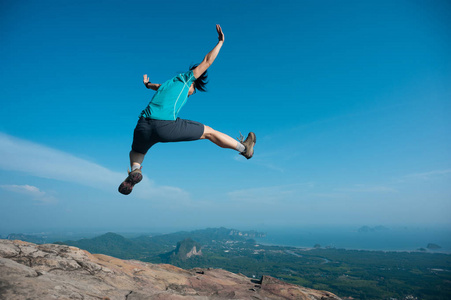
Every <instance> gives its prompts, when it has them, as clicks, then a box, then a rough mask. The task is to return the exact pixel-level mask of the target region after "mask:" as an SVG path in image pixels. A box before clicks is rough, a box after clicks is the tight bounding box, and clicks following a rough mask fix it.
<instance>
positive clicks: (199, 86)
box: [189, 64, 208, 92]
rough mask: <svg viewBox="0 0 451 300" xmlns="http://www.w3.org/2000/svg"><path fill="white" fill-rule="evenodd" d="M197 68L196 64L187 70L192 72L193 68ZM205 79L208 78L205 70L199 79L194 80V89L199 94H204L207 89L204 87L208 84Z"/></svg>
mask: <svg viewBox="0 0 451 300" xmlns="http://www.w3.org/2000/svg"><path fill="white" fill-rule="evenodd" d="M197 66H198V64H195V65H191V66H190V67H189V69H190V70H194V69H195V68H197ZM207 77H208V74H207V70H205V72H203V73H202V75H200V76H199V78H197V79H196V80H194V88H195V89H196V90H199V91H201V92H206V91H207V88H206V87H205V86H206V85H207V83H208V80H207Z"/></svg>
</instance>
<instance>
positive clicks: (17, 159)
mask: <svg viewBox="0 0 451 300" xmlns="http://www.w3.org/2000/svg"><path fill="white" fill-rule="evenodd" d="M0 169H3V170H8V171H19V172H24V173H28V174H31V175H33V176H37V177H41V178H49V179H56V180H61V181H66V182H71V183H76V184H80V185H84V186H90V187H94V188H98V189H101V190H108V191H117V188H118V186H119V184H120V183H121V182H122V181H123V180H124V178H125V176H126V174H124V173H119V172H114V171H111V170H109V169H107V168H105V167H103V166H101V165H99V164H96V163H93V162H90V161H88V160H85V159H81V158H78V157H76V156H74V155H72V154H70V153H66V152H63V151H60V150H56V149H52V148H50V147H46V146H43V145H40V144H37V143H33V142H30V141H26V140H23V139H19V138H15V137H13V136H10V135H6V134H4V133H1V132H0ZM139 185H140V186H139V188H135V190H134V196H137V197H139V198H152V199H161V198H166V199H167V198H170V199H174V198H180V197H182V198H186V197H188V193H187V192H185V191H183V190H182V189H180V188H177V187H171V186H157V185H156V184H155V183H154V182H153V181H152V180H150V179H148V178H147V177H144V179H143V181H142V182H141V183H140V184H139Z"/></svg>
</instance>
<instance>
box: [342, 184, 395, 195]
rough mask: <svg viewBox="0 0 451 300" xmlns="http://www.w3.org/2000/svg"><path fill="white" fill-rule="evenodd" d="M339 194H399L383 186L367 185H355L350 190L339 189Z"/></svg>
mask: <svg viewBox="0 0 451 300" xmlns="http://www.w3.org/2000/svg"><path fill="white" fill-rule="evenodd" d="M336 191H338V192H349V193H394V192H397V190H396V189H394V188H391V187H387V186H381V185H366V184H355V185H354V186H352V187H349V188H338V189H336Z"/></svg>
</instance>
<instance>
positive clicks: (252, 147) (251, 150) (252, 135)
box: [246, 132, 257, 159]
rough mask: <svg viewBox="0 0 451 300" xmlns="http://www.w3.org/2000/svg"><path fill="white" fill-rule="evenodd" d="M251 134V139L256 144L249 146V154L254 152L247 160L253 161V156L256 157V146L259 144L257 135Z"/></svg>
mask: <svg viewBox="0 0 451 300" xmlns="http://www.w3.org/2000/svg"><path fill="white" fill-rule="evenodd" d="M249 134H250V135H251V138H252V140H253V141H254V142H253V143H252V144H251V145H250V146H249V152H252V154H251V155H250V157H249V158H247V157H246V158H247V159H251V158H252V156H254V145H255V144H257V136H256V135H255V133H253V132H250V133H249Z"/></svg>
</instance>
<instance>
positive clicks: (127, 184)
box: [119, 25, 256, 195]
mask: <svg viewBox="0 0 451 300" xmlns="http://www.w3.org/2000/svg"><path fill="white" fill-rule="evenodd" d="M216 30H217V32H218V40H219V41H218V43H217V45H216V46H215V47H214V48H213V50H211V51H210V52H209V53H208V54H207V55H206V56H205V58H204V60H203V61H202V62H201V63H200V64H199V65H195V66H192V67H191V68H190V70H189V71H188V72H186V73H183V74H179V75H177V76H175V77H174V78H172V79H170V80H168V81H166V82H164V83H163V84H156V83H151V82H150V81H149V78H148V77H147V74H145V75H144V79H143V82H144V85H145V86H146V87H147V88H148V89H152V90H155V91H157V92H156V93H155V95H154V96H153V98H152V100H151V101H150V103H149V104H148V105H147V107H146V108H145V109H144V110H143V111H142V112H141V115H140V118H139V121H138V124H137V125H136V128H135V131H134V135H133V144H132V150H131V151H130V166H131V172H129V173H128V177H127V178H126V179H125V180H124V181H123V182H122V183H121V185H120V186H119V192H120V193H122V194H124V195H128V194H130V193H131V192H132V190H133V187H134V185H135V184H137V183H138V182H140V181H141V180H142V173H141V164H142V162H143V160H144V156H145V155H146V153H147V151H148V150H149V149H150V147H152V146H153V145H155V144H156V143H159V142H161V143H168V142H181V141H195V140H199V139H200V140H202V139H208V140H210V141H211V142H213V143H215V144H216V145H218V146H220V147H222V148H229V149H234V150H237V151H238V152H240V154H241V155H243V156H244V157H246V158H247V159H250V158H251V157H252V156H253V154H254V145H255V142H256V137H255V134H254V133H253V132H250V133H249V134H248V136H247V138H246V140H243V137H241V138H240V141H236V140H235V139H233V138H231V137H230V136H228V135H226V134H224V133H222V132H219V131H217V130H214V129H213V128H211V127H209V126H205V125H203V124H201V123H199V122H195V121H190V120H184V119H180V118H178V117H177V115H178V113H179V112H180V109H181V108H182V107H183V106H184V105H185V103H186V101H187V99H188V97H189V96H191V95H193V94H194V93H195V92H196V90H200V91H202V92H205V85H206V83H207V69H208V68H209V67H210V66H211V64H212V63H213V62H214V60H215V59H216V56H217V55H218V53H219V51H220V50H221V47H222V45H223V44H224V34H223V33H222V29H221V26H219V25H216Z"/></svg>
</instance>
